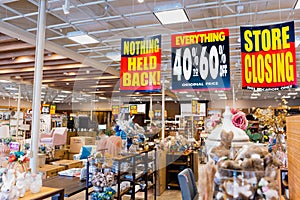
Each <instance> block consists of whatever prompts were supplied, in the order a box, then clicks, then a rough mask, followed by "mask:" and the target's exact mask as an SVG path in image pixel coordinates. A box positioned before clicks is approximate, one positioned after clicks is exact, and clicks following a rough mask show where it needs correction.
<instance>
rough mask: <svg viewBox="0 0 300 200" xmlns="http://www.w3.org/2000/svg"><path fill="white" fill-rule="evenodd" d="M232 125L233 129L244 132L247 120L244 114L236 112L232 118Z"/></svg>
mask: <svg viewBox="0 0 300 200" xmlns="http://www.w3.org/2000/svg"><path fill="white" fill-rule="evenodd" d="M232 123H233V125H234V126H235V127H238V128H240V129H242V130H246V129H247V126H248V120H247V119H246V115H245V113H243V112H242V111H238V112H237V113H236V114H234V115H233V116H232Z"/></svg>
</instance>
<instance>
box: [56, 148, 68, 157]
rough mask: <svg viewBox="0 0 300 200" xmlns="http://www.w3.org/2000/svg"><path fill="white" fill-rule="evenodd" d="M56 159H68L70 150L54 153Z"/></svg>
mask: <svg viewBox="0 0 300 200" xmlns="http://www.w3.org/2000/svg"><path fill="white" fill-rule="evenodd" d="M54 158H59V159H68V158H69V155H68V150H66V149H56V150H55V152H54Z"/></svg>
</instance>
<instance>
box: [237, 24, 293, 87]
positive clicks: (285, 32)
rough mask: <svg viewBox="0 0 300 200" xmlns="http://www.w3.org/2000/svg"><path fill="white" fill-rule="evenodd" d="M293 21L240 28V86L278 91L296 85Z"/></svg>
mask: <svg viewBox="0 0 300 200" xmlns="http://www.w3.org/2000/svg"><path fill="white" fill-rule="evenodd" d="M294 42H295V35H294V22H285V23H281V24H276V25H271V26H255V27H241V51H242V52H241V57H242V87H243V88H244V89H250V90H255V89H258V88H259V89H260V90H279V89H287V88H291V87H296V86H297V75H296V56H295V44H294Z"/></svg>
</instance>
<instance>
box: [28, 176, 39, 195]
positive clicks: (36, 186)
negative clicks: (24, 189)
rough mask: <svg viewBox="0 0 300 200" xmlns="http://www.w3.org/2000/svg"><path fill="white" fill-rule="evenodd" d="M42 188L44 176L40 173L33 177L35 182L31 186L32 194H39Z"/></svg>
mask: <svg viewBox="0 0 300 200" xmlns="http://www.w3.org/2000/svg"><path fill="white" fill-rule="evenodd" d="M41 187H42V174H41V173H39V174H37V175H35V177H33V181H32V183H31V185H30V191H31V193H33V194H34V193H38V192H39V191H40V190H41Z"/></svg>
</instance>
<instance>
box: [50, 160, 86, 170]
mask: <svg viewBox="0 0 300 200" xmlns="http://www.w3.org/2000/svg"><path fill="white" fill-rule="evenodd" d="M51 164H52V165H55V166H62V167H64V169H71V168H82V161H81V160H58V161H55V162H51Z"/></svg>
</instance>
